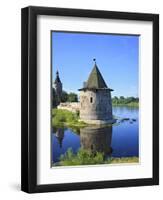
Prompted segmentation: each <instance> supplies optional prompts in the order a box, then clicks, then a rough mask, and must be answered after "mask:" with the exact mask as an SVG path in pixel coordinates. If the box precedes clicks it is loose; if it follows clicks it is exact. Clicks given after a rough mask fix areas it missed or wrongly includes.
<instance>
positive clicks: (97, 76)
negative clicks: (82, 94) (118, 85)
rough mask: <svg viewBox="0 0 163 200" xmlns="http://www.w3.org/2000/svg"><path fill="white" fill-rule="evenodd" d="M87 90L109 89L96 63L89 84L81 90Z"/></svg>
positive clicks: (86, 83)
mask: <svg viewBox="0 0 163 200" xmlns="http://www.w3.org/2000/svg"><path fill="white" fill-rule="evenodd" d="M85 89H109V88H108V86H107V84H106V83H105V81H104V79H103V77H102V75H101V73H100V70H99V69H98V67H97V64H96V62H95V65H94V67H93V69H92V71H91V73H90V75H89V78H88V80H87V82H85V84H84V87H83V88H82V89H79V90H85ZM110 90H111V89H110Z"/></svg>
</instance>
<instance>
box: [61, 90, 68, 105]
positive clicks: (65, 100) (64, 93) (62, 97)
mask: <svg viewBox="0 0 163 200" xmlns="http://www.w3.org/2000/svg"><path fill="white" fill-rule="evenodd" d="M67 101H68V94H67V92H66V91H62V96H61V102H63V103H64V102H67Z"/></svg>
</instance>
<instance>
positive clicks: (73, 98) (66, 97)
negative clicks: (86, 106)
mask: <svg viewBox="0 0 163 200" xmlns="http://www.w3.org/2000/svg"><path fill="white" fill-rule="evenodd" d="M61 102H78V95H77V94H75V93H73V92H70V93H67V92H66V91H63V92H62V97H61Z"/></svg>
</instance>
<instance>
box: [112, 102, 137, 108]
mask: <svg viewBox="0 0 163 200" xmlns="http://www.w3.org/2000/svg"><path fill="white" fill-rule="evenodd" d="M112 106H114V107H116V106H120V107H123V106H127V107H134V108H139V103H138V102H131V103H126V104H124V103H123V104H122V103H112Z"/></svg>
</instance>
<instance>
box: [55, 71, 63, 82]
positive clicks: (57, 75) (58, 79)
mask: <svg viewBox="0 0 163 200" xmlns="http://www.w3.org/2000/svg"><path fill="white" fill-rule="evenodd" d="M54 83H61V80H60V78H59V72H58V71H57V72H56V78H55V81H54Z"/></svg>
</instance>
